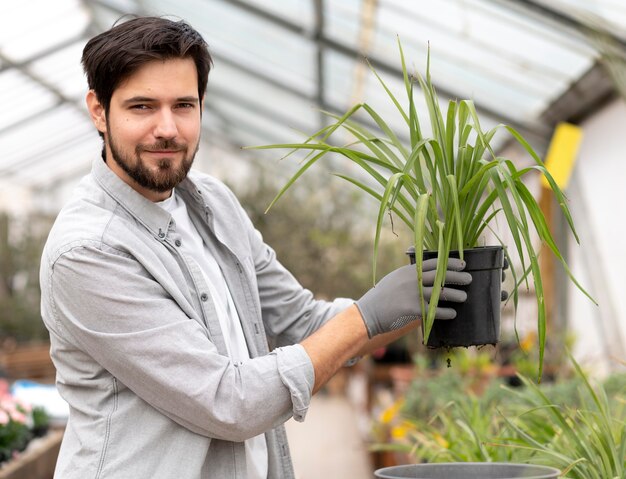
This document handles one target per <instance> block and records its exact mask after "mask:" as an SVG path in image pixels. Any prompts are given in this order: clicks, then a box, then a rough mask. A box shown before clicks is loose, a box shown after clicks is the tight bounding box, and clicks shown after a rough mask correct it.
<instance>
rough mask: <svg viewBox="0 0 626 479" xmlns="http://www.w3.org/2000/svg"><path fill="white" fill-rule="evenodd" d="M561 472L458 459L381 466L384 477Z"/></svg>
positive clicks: (444, 478)
mask: <svg viewBox="0 0 626 479" xmlns="http://www.w3.org/2000/svg"><path fill="white" fill-rule="evenodd" d="M559 474H560V471H559V470H557V469H554V468H552V467H545V466H533V465H529V464H504V463H499V462H457V463H448V464H446V463H442V464H411V465H407V466H393V467H385V468H383V469H378V470H377V471H376V472H375V473H374V475H375V476H376V477H378V478H381V479H405V478H411V479H519V478H524V479H555V478H557V477H559Z"/></svg>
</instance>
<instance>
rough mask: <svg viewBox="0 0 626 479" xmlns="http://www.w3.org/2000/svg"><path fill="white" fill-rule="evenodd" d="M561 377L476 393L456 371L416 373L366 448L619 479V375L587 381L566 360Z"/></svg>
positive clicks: (623, 382)
mask: <svg viewBox="0 0 626 479" xmlns="http://www.w3.org/2000/svg"><path fill="white" fill-rule="evenodd" d="M570 359H571V358H570ZM562 371H563V373H562V374H560V375H559V376H558V379H556V380H555V381H553V382H544V383H542V384H541V385H538V384H536V383H535V382H533V381H532V380H530V379H528V378H527V377H525V376H522V375H519V379H520V383H519V384H520V385H519V386H510V385H507V384H505V382H506V379H502V378H492V379H491V380H490V381H489V382H488V384H487V386H486V387H485V388H484V389H482V390H476V389H475V387H474V386H475V383H474V378H472V377H470V376H472V375H466V374H465V373H464V372H462V369H460V368H459V369H457V368H454V367H452V368H445V369H443V370H440V371H438V372H437V373H432V374H430V375H420V376H419V377H417V378H416V379H415V380H414V381H413V382H412V384H411V387H410V389H409V390H408V391H407V393H406V394H405V395H404V396H402V397H400V398H399V399H398V400H397V401H396V402H395V403H393V404H392V405H391V406H390V407H388V408H387V409H386V410H384V411H383V412H382V413H381V415H380V416H379V418H378V420H377V421H376V422H375V423H374V426H373V432H372V436H373V440H374V441H375V444H374V446H373V448H374V449H375V450H388V451H395V452H396V453H399V454H402V455H403V458H404V459H405V460H406V459H408V460H409V461H410V462H450V461H452V462H456V461H468V462H485V461H487V462H492V461H493V462H496V461H499V462H502V461H504V462H532V463H535V464H543V465H549V466H552V467H556V468H558V469H560V470H562V471H564V475H565V476H566V477H569V478H572V479H592V478H594V479H605V478H620V479H621V478H624V477H626V374H624V373H619V374H613V375H611V376H609V377H608V378H606V379H604V380H603V381H591V380H590V378H589V375H588V374H587V373H586V372H584V371H583V370H582V369H581V367H580V366H579V365H578V364H577V363H576V362H575V361H574V360H573V359H571V363H570V367H569V368H566V369H563V368H562ZM566 371H567V372H566Z"/></svg>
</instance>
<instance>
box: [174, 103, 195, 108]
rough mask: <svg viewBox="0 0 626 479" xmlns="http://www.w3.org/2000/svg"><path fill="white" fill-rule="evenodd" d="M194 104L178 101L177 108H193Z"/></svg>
mask: <svg viewBox="0 0 626 479" xmlns="http://www.w3.org/2000/svg"><path fill="white" fill-rule="evenodd" d="M193 107H195V105H194V104H193V103H179V104H178V108H193Z"/></svg>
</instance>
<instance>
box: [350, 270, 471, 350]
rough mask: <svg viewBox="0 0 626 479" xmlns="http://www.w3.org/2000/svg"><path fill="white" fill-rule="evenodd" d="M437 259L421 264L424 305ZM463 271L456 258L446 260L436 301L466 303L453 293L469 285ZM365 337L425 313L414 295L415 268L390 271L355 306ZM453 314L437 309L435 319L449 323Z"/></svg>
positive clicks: (461, 295)
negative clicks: (439, 292)
mask: <svg viewBox="0 0 626 479" xmlns="http://www.w3.org/2000/svg"><path fill="white" fill-rule="evenodd" d="M436 268H437V259H436V258H435V259H428V260H426V261H424V263H423V271H424V275H423V285H424V299H425V301H426V302H427V303H428V301H429V300H430V296H431V293H432V285H433V284H434V281H435V270H436ZM463 268H465V261H461V260H460V259H457V258H449V259H448V270H447V271H446V279H445V287H444V288H443V289H442V290H441V295H440V297H439V298H440V300H443V301H452V302H455V303H462V302H464V301H465V300H466V299H467V293H466V292H465V291H463V290H461V289H455V288H454V286H455V285H467V284H470V283H471V282H472V276H471V275H470V274H469V273H465V272H461V270H462V269H463ZM356 305H357V307H358V308H359V311H360V312H361V316H362V317H363V321H364V322H365V327H366V328H367V334H368V336H369V337H370V338H372V337H374V336H376V335H377V334H382V333H388V332H390V331H394V330H396V329H400V328H402V327H404V326H406V325H407V324H409V323H410V322H412V321H415V320H417V319H420V318H421V317H422V316H423V314H425V313H426V312H425V311H424V312H423V311H422V308H421V306H420V298H419V294H417V272H416V271H415V265H414V264H413V265H407V266H403V267H401V268H398V269H396V270H395V271H392V272H391V273H389V274H388V275H387V276H385V277H384V278H383V279H381V280H380V281H379V282H378V284H377V285H376V286H374V287H373V288H372V289H370V290H369V291H368V292H367V293H365V294H364V295H363V297H361V299H359V300H358V301H357V302H356ZM455 316H456V311H455V310H454V309H452V308H441V307H438V308H437V311H436V313H435V318H436V319H452V318H454V317H455Z"/></svg>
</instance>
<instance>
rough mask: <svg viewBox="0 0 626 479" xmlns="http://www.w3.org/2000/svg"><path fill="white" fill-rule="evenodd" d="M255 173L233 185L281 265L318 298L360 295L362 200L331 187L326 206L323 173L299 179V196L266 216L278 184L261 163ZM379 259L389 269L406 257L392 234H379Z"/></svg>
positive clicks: (365, 280)
mask: <svg viewBox="0 0 626 479" xmlns="http://www.w3.org/2000/svg"><path fill="white" fill-rule="evenodd" d="M253 177H254V178H255V181H254V182H253V184H250V183H246V184H245V188H237V186H236V185H232V188H233V190H234V191H236V193H237V197H238V198H239V200H240V201H241V204H242V205H243V207H244V208H245V210H246V212H247V213H248V215H249V216H250V219H251V220H252V222H253V223H254V225H255V227H256V228H257V229H258V230H259V231H260V232H261V234H262V235H263V239H264V240H265V242H266V243H267V244H269V245H270V246H271V247H272V248H274V249H275V250H276V254H277V256H278V258H279V259H280V261H281V263H282V264H283V265H285V267H286V268H287V269H288V270H289V271H291V272H292V273H293V274H294V276H296V277H297V278H298V281H300V282H301V283H302V285H303V286H305V287H306V288H308V289H310V290H311V291H314V292H315V294H316V295H317V296H319V297H322V298H334V297H337V296H344V297H347V298H355V297H359V296H360V295H362V294H363V291H365V290H367V289H368V287H369V286H370V284H371V279H370V268H369V264H367V263H364V262H363V258H365V257H368V255H369V253H370V251H371V249H372V238H371V235H370V234H369V229H367V230H366V229H365V226H366V225H364V221H363V215H364V214H365V211H366V208H365V207H366V205H364V201H363V200H364V199H365V198H363V197H362V196H361V195H359V194H358V193H357V192H356V191H350V190H346V189H341V188H335V189H332V191H331V196H332V198H333V202H332V207H329V206H330V205H329V204H328V199H327V191H328V190H327V188H328V185H327V183H328V181H327V177H326V176H323V175H309V176H307V177H306V178H303V181H302V182H301V185H300V186H301V189H300V190H299V193H301V194H299V195H294V196H293V197H292V198H290V201H283V202H280V203H279V204H277V205H276V206H275V213H276V214H272V215H266V214H265V208H266V206H267V204H268V203H269V202H270V201H271V200H272V198H273V197H274V196H275V194H276V187H277V184H278V182H277V180H276V178H275V176H274V175H273V174H270V173H269V172H267V171H266V170H265V169H262V168H260V167H258V169H257V170H256V171H254V173H253ZM331 188H332V186H331ZM389 236H391V235H389ZM394 238H395V237H394ZM380 258H381V262H382V263H384V264H385V265H386V267H387V268H389V269H391V268H393V265H394V264H398V262H400V261H403V260H404V259H405V255H404V252H402V251H398V250H397V248H395V247H394V244H393V242H392V238H390V237H383V238H382V240H381V245H380Z"/></svg>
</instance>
